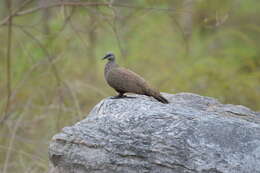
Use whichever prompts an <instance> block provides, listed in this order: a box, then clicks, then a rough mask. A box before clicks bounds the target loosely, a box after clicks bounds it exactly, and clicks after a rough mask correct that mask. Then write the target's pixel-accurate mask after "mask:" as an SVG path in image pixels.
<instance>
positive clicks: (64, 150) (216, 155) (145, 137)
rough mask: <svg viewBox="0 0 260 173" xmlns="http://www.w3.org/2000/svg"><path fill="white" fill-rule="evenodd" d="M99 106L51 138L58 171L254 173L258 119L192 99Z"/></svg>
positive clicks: (259, 169) (259, 159)
mask: <svg viewBox="0 0 260 173" xmlns="http://www.w3.org/2000/svg"><path fill="white" fill-rule="evenodd" d="M163 95H164V96H165V97H166V98H167V99H168V100H169V101H170V102H171V103H170V104H162V103H160V102H158V101H156V100H154V99H153V98H150V97H146V96H140V95H131V96H132V97H133V98H123V99H111V98H107V99H104V100H102V101H101V102H100V103H99V104H98V105H96V106H95V107H94V108H93V110H92V111H91V112H90V114H89V115H88V116H87V117H86V118H85V119H84V120H82V121H80V122H78V123H77V124H75V125H73V126H71V127H65V128H63V130H62V132H61V133H59V134H57V135H55V136H54V137H53V138H52V141H51V142H50V146H49V158H50V161H51V172H56V173H85V172H88V173H92V172H93V173H110V172H111V173H135V172H138V173H139V172H140V173H145V172H147V173H148V172H149V173H195V172H196V173H260V113H257V112H253V111H251V110H250V109H248V108H246V107H244V106H238V105H229V104H221V103H220V102H218V101H217V100H215V99H213V98H209V97H203V96H199V95H195V94H191V93H180V94H175V95H173V94H163Z"/></svg>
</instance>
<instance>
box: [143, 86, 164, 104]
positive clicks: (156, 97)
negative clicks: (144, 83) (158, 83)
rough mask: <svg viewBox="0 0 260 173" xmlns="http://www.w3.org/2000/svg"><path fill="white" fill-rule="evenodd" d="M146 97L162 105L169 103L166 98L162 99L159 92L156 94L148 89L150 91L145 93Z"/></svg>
mask: <svg viewBox="0 0 260 173" xmlns="http://www.w3.org/2000/svg"><path fill="white" fill-rule="evenodd" d="M146 95H147V96H152V97H153V98H155V99H156V100H158V101H159V102H162V103H164V104H168V103H169V101H168V100H167V99H166V98H164V97H163V96H162V95H161V94H160V92H158V91H156V90H153V89H150V90H149V91H148V92H147V94H146Z"/></svg>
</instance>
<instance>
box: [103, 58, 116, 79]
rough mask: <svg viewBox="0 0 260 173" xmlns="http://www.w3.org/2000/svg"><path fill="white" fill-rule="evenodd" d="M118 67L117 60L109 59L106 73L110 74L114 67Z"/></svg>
mask: <svg viewBox="0 0 260 173" xmlns="http://www.w3.org/2000/svg"><path fill="white" fill-rule="evenodd" d="M116 67H118V65H117V64H116V62H115V60H113V61H108V62H107V64H106V66H105V75H106V74H108V73H109V72H110V71H111V70H112V69H113V68H116Z"/></svg>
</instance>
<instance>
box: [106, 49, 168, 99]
mask: <svg viewBox="0 0 260 173" xmlns="http://www.w3.org/2000/svg"><path fill="white" fill-rule="evenodd" d="M103 59H108V62H107V64H106V66H105V71H104V73H105V79H106V81H107V83H108V85H109V86H111V87H112V88H114V89H115V90H116V91H117V92H118V93H119V95H118V96H117V97H124V93H136V94H141V95H147V96H151V97H154V98H155V99H157V100H158V101H160V102H162V103H169V102H168V100H167V99H165V98H164V97H163V96H162V95H161V94H160V92H159V91H157V90H156V89H154V88H152V87H151V86H150V85H149V84H148V83H147V82H146V81H145V80H144V79H143V78H142V77H141V76H139V75H138V74H136V73H134V72H132V71H130V70H128V69H125V68H123V67H119V66H118V65H117V64H116V62H115V55H114V54H112V53H108V54H106V56H105V57H104V58H103Z"/></svg>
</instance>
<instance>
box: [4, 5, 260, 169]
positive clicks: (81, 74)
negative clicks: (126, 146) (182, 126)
mask: <svg viewBox="0 0 260 173" xmlns="http://www.w3.org/2000/svg"><path fill="white" fill-rule="evenodd" d="M183 2H184V1H177V0H175V1H160V0H158V1H157V0H155V1H149V2H148V1H141V0H138V1H133V2H132V1H131V5H136V6H142V7H154V8H158V9H162V8H175V9H176V8H177V7H178V8H179V9H176V10H175V11H169V10H155V9H153V10H151V9H135V8H122V7H113V9H111V8H107V7H87V8H83V7H80V8H75V9H74V13H73V15H72V17H71V18H70V20H66V19H67V17H68V16H69V12H72V11H73V10H72V9H69V8H63V7H57V8H54V9H52V10H50V12H51V17H50V18H49V19H48V22H47V24H46V25H47V27H49V30H50V33H44V32H42V30H43V29H42V28H43V25H44V22H43V19H42V16H41V15H42V11H39V12H36V13H33V14H30V15H26V16H22V17H17V18H15V23H19V24H21V25H24V26H20V27H19V26H14V28H13V45H12V69H11V71H12V89H13V96H12V101H11V108H10V117H9V119H8V120H7V121H6V123H5V124H4V125H3V126H2V127H1V128H2V129H1V130H0V131H1V132H0V136H1V139H3V140H1V141H0V172H1V171H2V167H4V165H5V164H6V163H8V172H47V170H48V161H47V160H48V156H47V146H48V141H49V140H51V137H52V136H53V135H54V134H55V133H57V132H59V131H60V130H61V128H62V127H64V126H66V125H71V124H73V123H75V122H77V121H79V120H81V119H82V118H84V117H85V116H86V115H87V113H88V112H89V111H90V110H91V109H92V107H93V106H94V105H95V104H97V103H98V102H99V101H100V100H101V99H103V98H105V97H107V96H110V95H115V92H114V91H113V90H112V89H111V88H109V87H108V86H107V85H106V83H105V81H104V78H103V67H104V64H105V62H104V61H101V57H102V56H103V55H104V54H105V53H106V52H108V51H112V52H114V53H116V55H117V57H118V58H117V60H118V62H119V63H120V64H121V65H123V66H127V67H128V68H130V69H132V70H133V71H136V72H137V73H139V74H141V75H142V76H144V78H146V79H147V80H148V81H149V82H150V83H152V85H154V86H155V87H157V88H159V89H160V90H161V91H164V92H168V93H178V92H194V93H198V94H202V95H206V96H212V97H216V98H218V99H219V100H220V101H222V102H224V103H230V104H241V105H245V106H248V107H250V108H252V109H254V110H260V102H259V98H260V85H259V84H260V51H259V49H258V45H259V44H260V34H259V33H260V27H259V20H258V15H257V14H256V13H257V11H260V5H259V3H257V1H256V0H254V1H239V2H238V1H231V0H225V1H218V2H217V1H207V0H201V1H198V2H196V3H195V4H194V5H193V6H192V9H190V8H191V7H189V8H188V9H186V6H185V3H183ZM175 3H176V6H177V7H176V6H175ZM0 9H2V8H0ZM250 9H253V10H250ZM190 13H191V14H192V15H190V17H191V18H192V22H191V23H190V24H187V22H186V21H185V22H184V21H183V20H187V19H186V17H187V16H185V15H188V14H190ZM184 14H185V15H184ZM64 22H65V23H64ZM185 23H186V24H185ZM45 27H46V26H45ZM93 28H94V29H93ZM187 32H189V33H188V34H187ZM6 37H7V36H6V27H5V26H2V27H0V38H1V39H0V44H1V45H3V46H1V47H0V92H1V95H0V112H1V113H2V115H3V112H4V110H5V105H6V103H5V101H6V65H5V63H6V59H5V55H6V40H7V38H6ZM2 115H1V116H2ZM14 127H17V130H16V131H15V130H14V129H15V128H14ZM13 134H15V135H14V137H12V136H13ZM12 141H13V144H12V145H10V143H11V142H12ZM39 149H40V150H39ZM7 153H9V154H10V159H9V160H8V162H6V158H7V155H8V154H7Z"/></svg>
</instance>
